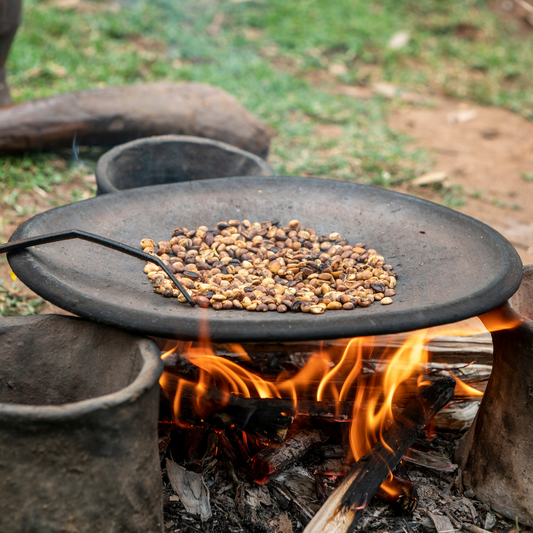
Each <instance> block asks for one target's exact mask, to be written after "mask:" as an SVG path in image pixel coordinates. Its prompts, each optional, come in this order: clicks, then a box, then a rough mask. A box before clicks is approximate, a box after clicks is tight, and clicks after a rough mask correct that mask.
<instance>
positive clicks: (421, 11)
mask: <svg viewBox="0 0 533 533" xmlns="http://www.w3.org/2000/svg"><path fill="white" fill-rule="evenodd" d="M69 6H70V7H69ZM398 31H407V32H409V34H410V36H411V38H410V41H409V43H408V44H407V45H406V46H405V47H403V48H401V49H400V50H391V49H389V48H388V46H387V43H388V41H389V40H390V38H391V36H393V35H394V34H395V33H396V32H398ZM532 44H533V42H532V39H531V38H517V37H515V36H514V34H513V28H512V26H510V25H509V24H507V23H504V22H502V21H500V20H499V19H497V18H496V17H495V16H494V15H493V14H492V13H490V12H489V11H488V9H487V7H486V5H485V3H484V2H483V1H478V0H450V1H449V2H441V1H439V0H424V1H422V2H420V1H415V0H406V1H405V2H394V1H392V0H384V1H383V2H380V3H379V5H378V4H369V3H368V2H366V1H364V0H337V1H336V2H330V1H329V0H295V1H293V2H287V1H286V0H268V1H266V0H255V1H239V2H236V1H229V0H228V1H225V2H220V1H217V0H181V1H180V2H175V1H173V0H153V1H151V2H148V0H122V1H121V2H120V3H112V2H103V1H98V0H80V1H79V2H77V3H76V2H75V1H71V2H65V1H64V0H63V1H62V0H26V1H25V3H24V20H23V25H22V26H21V28H20V30H19V33H18V34H17V37H16V40H15V43H14V46H13V48H12V52H11V55H10V57H9V61H8V65H7V67H8V73H9V78H8V80H9V83H10V86H11V89H12V95H13V97H14V99H15V100H16V101H19V102H20V101H25V100H29V99H33V98H39V97H45V96H49V95H54V94H57V93H62V92H66V91H73V90H79V89H85V88H94V87H103V86H109V85H121V84H131V83H141V82H150V81H156V80H174V81H177V82H178V81H190V80H194V81H200V82H205V83H210V84H213V85H217V86H220V87H222V88H224V89H226V90H227V91H229V92H230V93H232V94H234V95H235V96H236V97H237V98H238V99H239V100H240V101H241V102H242V103H243V104H244V105H245V106H246V107H247V108H249V109H250V110H251V111H252V112H254V113H255V114H256V115H258V116H259V117H260V118H261V119H262V120H263V121H265V122H266V123H267V124H268V125H269V126H271V127H272V128H273V129H274V130H275V131H276V134H277V135H276V137H275V139H274V141H273V146H272V151H271V156H270V163H271V164H272V166H274V168H275V169H276V170H277V171H278V172H279V173H282V174H300V175H321V176H328V177H332V178H338V179H352V180H356V181H359V182H362V183H369V184H374V185H379V186H383V187H394V186H396V185H398V184H401V183H404V182H407V181H409V180H410V179H411V178H413V177H415V176H416V175H419V174H421V173H423V172H426V171H428V170H430V168H431V164H432V163H431V159H430V157H429V155H428V153H427V152H424V151H422V150H412V149H410V148H409V139H408V138H407V137H406V136H403V135H398V134H397V133H395V132H394V131H391V130H390V128H389V127H388V126H387V116H388V114H389V113H390V112H391V110H392V109H394V108H396V107H397V106H398V105H400V104H398V103H397V102H395V101H389V100H387V99H385V98H383V97H380V96H374V97H370V98H368V99H366V100H361V99H354V98H350V97H348V96H344V95H341V94H334V93H333V92H332V87H334V85H335V84H336V83H339V82H340V83H348V84H368V83H371V82H375V81H380V80H386V81H389V82H393V83H396V84H400V85H401V86H402V88H409V89H411V90H421V91H427V90H428V88H429V90H430V91H438V92H443V93H445V94H450V95H454V96H460V97H467V98H472V99H474V100H476V101H478V102H482V103H489V104H495V105H504V106H506V107H509V108H510V109H513V110H515V111H516V112H518V113H521V114H522V115H524V116H526V117H528V118H531V117H533V107H532V106H533V98H532V96H533V89H532V88H533V56H532V55H531V54H530V53H529V50H530V49H531V45H532ZM339 65H341V66H342V68H341V69H340V70H339V68H338V66H339ZM332 66H334V67H336V69H337V70H335V69H334V68H332ZM328 72H341V73H340V74H338V75H332V74H327V75H326V76H325V78H324V81H323V82H320V83H317V82H316V81H314V80H315V79H316V76H317V75H318V74H320V73H328ZM97 155H98V153H97V152H94V151H92V152H91V151H89V152H85V153H83V152H82V155H81V157H82V158H83V157H86V158H87V161H88V162H89V166H88V167H86V168H84V169H81V170H80V169H79V168H78V167H75V166H72V165H70V164H69V154H68V153H64V152H63V153H58V154H37V155H34V154H32V155H25V156H23V157H13V156H9V157H0V170H1V171H2V174H1V178H0V195H1V197H2V198H3V199H4V201H7V203H9V204H10V205H12V206H14V205H16V203H17V200H16V195H17V194H18V192H17V191H20V190H32V189H33V190H35V187H39V188H40V189H42V190H44V191H48V190H50V188H53V187H54V186H55V185H57V184H58V183H64V182H68V181H69V180H71V179H72V178H73V177H75V176H79V175H80V174H81V173H83V172H85V173H87V172H91V169H92V168H93V166H94V160H95V159H96V157H97ZM525 179H527V178H525ZM459 197H461V194H459V193H457V191H452V192H451V193H450V194H449V195H448V198H444V197H443V202H444V203H446V204H447V205H460V200H458V198H459ZM74 199H76V198H75V197H74Z"/></svg>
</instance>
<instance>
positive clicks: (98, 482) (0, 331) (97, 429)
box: [0, 315, 163, 533]
mask: <svg viewBox="0 0 533 533" xmlns="http://www.w3.org/2000/svg"><path fill="white" fill-rule="evenodd" d="M0 345H1V347H2V348H1V350H0V531H6V532H7V531H9V532H10V533H27V532H28V531H38V532H39V533H56V532H57V533H59V532H67V531H69V532H76V533H84V532H87V533H89V532H90V533H94V532H96V531H105V532H106V533H115V532H125V531H127V532H128V533H132V532H139V533H141V532H142V533H147V532H153V533H155V532H161V531H162V524H163V516H162V484H161V469H160V466H159V454H158V445H157V420H158V409H159V387H158V379H159V376H160V375H161V371H162V363H161V359H160V352H159V350H158V348H157V346H156V344H155V343H154V342H153V341H152V340H149V339H146V338H143V337H138V336H135V335H132V334H130V333H126V332H123V331H120V330H117V329H114V328H111V327H108V326H101V325H98V324H96V323H94V322H90V321H86V320H82V319H79V318H73V317H72V318H71V317H64V316H56V315H41V316H34V317H4V318H0Z"/></svg>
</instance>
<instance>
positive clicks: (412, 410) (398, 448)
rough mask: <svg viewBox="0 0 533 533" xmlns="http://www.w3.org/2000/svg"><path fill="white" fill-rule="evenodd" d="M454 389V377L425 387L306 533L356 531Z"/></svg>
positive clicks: (350, 475)
mask: <svg viewBox="0 0 533 533" xmlns="http://www.w3.org/2000/svg"><path fill="white" fill-rule="evenodd" d="M454 388H455V381H454V380H453V379H452V378H444V379H441V380H439V381H436V382H435V383H433V384H432V385H430V386H427V387H423V388H422V389H421V390H420V392H419V393H418V394H417V396H416V397H415V398H414V399H413V400H412V401H411V402H410V403H409V404H408V405H407V407H406V408H405V409H404V410H403V411H402V413H401V414H400V415H399V416H397V417H396V420H395V422H394V423H393V424H392V425H391V427H390V428H389V429H388V430H387V431H386V432H385V433H384V434H383V437H382V441H381V442H378V443H377V444H376V445H375V446H374V447H373V448H372V449H371V450H370V451H369V452H368V453H367V454H366V455H364V456H363V457H362V458H361V459H360V460H359V461H358V462H357V463H356V464H355V465H354V466H353V467H352V469H351V470H350V473H349V474H348V475H347V476H346V478H345V479H344V480H343V482H342V483H341V484H340V486H339V487H338V488H337V490H336V491H335V492H334V493H333V494H332V495H331V496H330V497H329V498H328V500H327V501H326V503H325V504H324V505H323V506H322V508H321V509H320V511H319V512H318V513H317V514H316V515H315V517H314V518H313V520H312V521H311V522H310V523H309V524H308V526H307V527H306V529H305V533H318V532H328V533H343V532H350V533H351V532H353V531H354V530H355V527H356V526H357V522H358V521H359V518H360V517H361V515H362V512H363V510H364V509H365V507H366V506H367V504H368V502H369V501H370V499H371V498H372V497H373V496H374V494H375V493H376V492H377V490H378V489H379V487H380V486H381V484H382V483H383V482H384V481H385V480H386V479H387V477H389V475H390V472H391V471H392V470H393V469H394V468H395V467H396V466H397V464H398V463H399V462H400V460H401V458H402V457H403V455H404V454H405V452H406V451H407V449H408V448H409V447H410V446H411V445H412V444H413V443H414V442H415V440H416V439H417V438H418V436H419V435H420V434H421V433H422V431H423V430H424V428H425V426H426V425H427V424H428V423H429V422H430V421H431V419H432V418H433V417H434V416H435V415H436V414H437V412H438V411H439V410H440V409H441V408H442V407H444V406H445V405H446V404H447V403H448V402H449V401H450V400H451V399H452V398H453V394H454Z"/></svg>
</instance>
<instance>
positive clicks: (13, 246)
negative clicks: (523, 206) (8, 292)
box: [0, 229, 196, 307]
mask: <svg viewBox="0 0 533 533" xmlns="http://www.w3.org/2000/svg"><path fill="white" fill-rule="evenodd" d="M71 239H81V240H83V241H89V242H92V243H94V244H100V245H101V246H106V247H107V248H111V249H112V250H116V251H117V252H122V253H123V254H126V255H131V256H132V257H136V258H137V259H144V260H145V261H150V262H151V263H155V264H156V265H158V266H160V267H161V268H162V269H163V270H164V271H165V273H166V274H167V275H168V277H169V278H170V279H171V280H172V281H173V282H174V284H175V285H176V287H177V288H178V290H179V291H180V292H181V294H183V296H184V297H185V299H186V300H187V302H189V304H190V305H191V306H192V307H194V306H195V305H196V303H195V302H194V300H193V299H192V298H191V296H190V294H189V293H188V292H187V291H186V290H185V289H184V288H183V286H182V285H181V283H180V282H179V281H178V278H176V276H174V274H172V272H171V271H170V269H169V268H168V267H167V265H165V263H164V262H163V260H162V259H160V258H159V257H157V256H155V255H150V254H147V253H146V252H141V251H140V250H137V249H136V248H133V247H132V246H128V245H127V244H123V243H121V242H117V241H113V240H112V239H108V238H107V237H102V236H100V235H95V234H94V233H87V232H86V231H81V230H78V229H71V230H66V231H58V232H55V233H47V234H46V235H38V236H37V237H30V238H28V239H21V240H19V241H13V242H9V243H7V244H3V245H1V246H0V254H8V253H10V252H15V251H17V250H23V249H24V248H28V247H30V246H39V245H41V244H49V243H52V242H60V241H68V240H71Z"/></svg>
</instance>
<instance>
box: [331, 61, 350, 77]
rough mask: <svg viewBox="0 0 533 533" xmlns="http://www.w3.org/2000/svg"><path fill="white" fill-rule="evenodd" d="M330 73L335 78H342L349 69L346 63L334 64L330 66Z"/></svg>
mask: <svg viewBox="0 0 533 533" xmlns="http://www.w3.org/2000/svg"><path fill="white" fill-rule="evenodd" d="M328 72H329V73H330V74H332V75H333V76H342V75H343V74H346V73H347V72H348V67H347V66H346V65H345V64H344V63H332V64H331V65H329V66H328Z"/></svg>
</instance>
